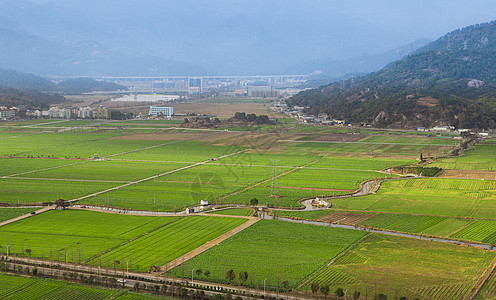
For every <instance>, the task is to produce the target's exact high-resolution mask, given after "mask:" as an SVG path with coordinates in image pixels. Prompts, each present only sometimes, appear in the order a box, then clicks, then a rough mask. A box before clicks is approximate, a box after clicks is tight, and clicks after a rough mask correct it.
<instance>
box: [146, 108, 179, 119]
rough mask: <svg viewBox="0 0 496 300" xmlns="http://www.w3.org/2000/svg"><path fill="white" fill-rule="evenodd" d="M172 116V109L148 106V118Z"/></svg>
mask: <svg viewBox="0 0 496 300" xmlns="http://www.w3.org/2000/svg"><path fill="white" fill-rule="evenodd" d="M173 114H174V108H172V107H164V106H150V113H149V115H150V116H164V117H171V116H172V115H173Z"/></svg>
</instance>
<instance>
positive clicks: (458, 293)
mask: <svg viewBox="0 0 496 300" xmlns="http://www.w3.org/2000/svg"><path fill="white" fill-rule="evenodd" d="M471 288H472V286H471V285H470V284H467V283H458V284H446V285H438V286H427V287H422V288H419V289H417V290H416V292H417V293H418V294H420V295H422V297H425V298H426V299H440V300H443V299H446V300H451V299H465V297H466V296H467V295H468V293H469V292H470V289H471Z"/></svg>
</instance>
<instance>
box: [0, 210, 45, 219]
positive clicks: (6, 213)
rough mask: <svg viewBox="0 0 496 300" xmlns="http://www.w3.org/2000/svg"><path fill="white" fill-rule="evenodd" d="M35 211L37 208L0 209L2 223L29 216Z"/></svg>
mask: <svg viewBox="0 0 496 300" xmlns="http://www.w3.org/2000/svg"><path fill="white" fill-rule="evenodd" d="M34 210H36V208H0V222H3V221H7V220H10V219H13V218H16V217H19V216H22V215H25V214H28V213H30V212H32V211H34Z"/></svg>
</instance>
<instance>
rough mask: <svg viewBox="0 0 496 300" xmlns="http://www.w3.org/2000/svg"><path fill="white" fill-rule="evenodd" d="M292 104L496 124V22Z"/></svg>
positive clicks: (400, 123) (373, 116)
mask: <svg viewBox="0 0 496 300" xmlns="http://www.w3.org/2000/svg"><path fill="white" fill-rule="evenodd" d="M288 104H289V105H298V106H308V108H307V112H308V113H310V114H317V113H321V112H325V113H328V114H329V115H332V116H333V117H334V118H338V119H341V118H342V119H345V120H346V121H348V122H351V123H367V124H373V125H375V126H390V127H414V126H431V125H454V126H457V127H459V128H496V22H494V21H493V22H491V23H486V24H480V25H473V26H469V27H466V28H463V29H459V30H456V31H453V32H451V33H449V34H447V35H445V36H443V37H442V38H440V39H438V40H436V41H434V42H432V43H430V44H428V45H426V46H425V47H422V48H420V49H419V50H418V51H416V52H415V53H414V54H412V55H409V56H408V57H406V58H404V59H401V60H399V61H397V62H394V63H392V64H390V65H388V66H387V67H385V68H384V69H382V70H381V71H378V72H376V73H372V74H369V75H367V76H364V77H360V78H356V79H350V80H347V81H342V82H338V83H333V84H330V85H328V86H324V87H320V88H319V89H314V90H309V91H305V92H302V93H300V94H298V95H296V96H294V97H292V98H290V99H289V100H288Z"/></svg>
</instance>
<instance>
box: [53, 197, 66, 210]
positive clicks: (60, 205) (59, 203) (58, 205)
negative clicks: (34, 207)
mask: <svg viewBox="0 0 496 300" xmlns="http://www.w3.org/2000/svg"><path fill="white" fill-rule="evenodd" d="M59 208H60V209H64V208H65V200H64V199H62V198H60V199H57V201H55V209H59Z"/></svg>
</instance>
